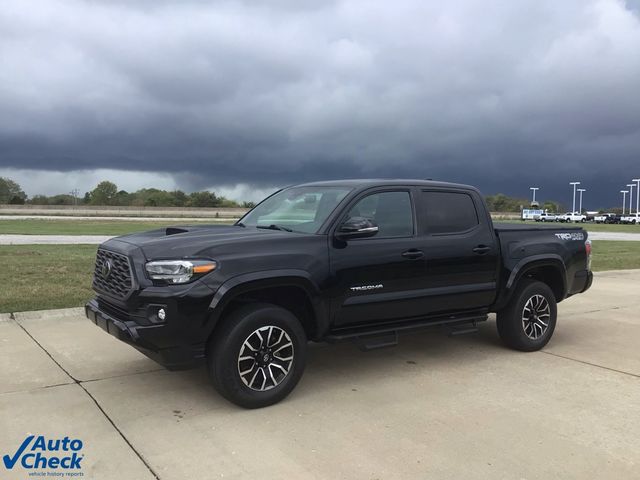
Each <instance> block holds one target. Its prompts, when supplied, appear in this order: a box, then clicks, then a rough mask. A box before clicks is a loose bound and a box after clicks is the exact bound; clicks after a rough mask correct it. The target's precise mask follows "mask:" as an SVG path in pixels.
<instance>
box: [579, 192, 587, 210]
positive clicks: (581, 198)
mask: <svg viewBox="0 0 640 480" xmlns="http://www.w3.org/2000/svg"><path fill="white" fill-rule="evenodd" d="M578 191H579V192H580V210H579V212H580V215H582V192H586V191H587V189H586V188H579V189H578Z"/></svg>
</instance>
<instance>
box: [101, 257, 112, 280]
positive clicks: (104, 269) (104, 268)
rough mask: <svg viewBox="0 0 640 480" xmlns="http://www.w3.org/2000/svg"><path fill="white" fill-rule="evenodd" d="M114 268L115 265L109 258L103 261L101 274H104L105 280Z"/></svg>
mask: <svg viewBox="0 0 640 480" xmlns="http://www.w3.org/2000/svg"><path fill="white" fill-rule="evenodd" d="M112 269H113V265H111V262H110V261H109V260H105V261H104V262H103V263H102V267H100V275H102V278H104V279H105V280H106V279H107V278H109V275H111V270H112Z"/></svg>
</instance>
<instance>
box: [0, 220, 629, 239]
mask: <svg viewBox="0 0 640 480" xmlns="http://www.w3.org/2000/svg"><path fill="white" fill-rule="evenodd" d="M233 222H234V220H231V219H229V220H226V219H225V220H224V221H220V220H213V219H203V220H202V221H193V220H190V221H184V220H182V221H171V220H157V221H156V220H150V221H144V220H137V221H136V220H66V219H65V220H56V219H51V220H49V219H46V220H45V219H42V220H40V219H25V220H13V219H12V220H6V219H0V235H2V234H9V233H12V234H22V235H124V234H125V233H133V232H143V231H145V230H153V229H155V228H163V227H168V226H175V225H193V224H207V223H215V224H224V223H233ZM638 230H640V228H639V229H638Z"/></svg>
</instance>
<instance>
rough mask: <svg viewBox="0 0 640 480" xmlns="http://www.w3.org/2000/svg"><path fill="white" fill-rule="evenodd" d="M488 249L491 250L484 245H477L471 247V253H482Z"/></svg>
mask: <svg viewBox="0 0 640 480" xmlns="http://www.w3.org/2000/svg"><path fill="white" fill-rule="evenodd" d="M489 250H491V247H487V246H486V245H478V246H477V247H476V248H474V249H473V253H477V254H478V255H484V254H485V253H487V252H488V251H489Z"/></svg>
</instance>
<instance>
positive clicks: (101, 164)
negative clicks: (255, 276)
mask: <svg viewBox="0 0 640 480" xmlns="http://www.w3.org/2000/svg"><path fill="white" fill-rule="evenodd" d="M637 7H638V3H637V1H635V0H634V1H631V0H628V1H627V2H623V1H615V0H610V1H584V0H574V1H570V0H563V1H562V2H558V1H557V0H549V1H546V2H545V1H540V0H535V1H534V0H531V1H519V2H497V1H496V2H475V1H451V2H442V3H435V2H424V1H421V0H415V1H401V2H372V1H370V0H366V1H365V0H362V1H350V0H348V1H342V2H340V1H336V2H325V1H306V2H305V1H293V0H280V1H276V2H250V1H244V2H204V1H202V2H197V1H193V2H169V1H162V2H158V1H150V0H148V1H137V2H124V1H122V2H107V1H87V2H80V1H60V2H54V1H37V0H36V1H30V2H21V1H17V0H16V1H14V2H9V3H8V4H4V5H3V8H2V9H1V10H0V65H2V68H1V69H0V112H1V113H0V167H14V168H21V169H25V168H27V169H40V170H42V169H50V170H58V171H61V170H62V171H70V170H79V169H95V168H110V169H119V170H143V171H149V172H168V173H170V174H172V175H174V176H175V178H176V179H177V181H178V183H183V184H185V187H186V188H189V187H193V188H198V187H203V186H208V185H213V184H233V183H239V182H241V183H248V184H253V185H257V186H264V185H280V184H287V183H291V182H297V181H304V180H313V179H320V178H342V177H358V176H383V177H389V176H395V177H433V178H439V179H447V180H455V181H463V182H469V183H474V184H477V185H479V186H480V187H481V188H482V189H483V190H485V191H486V192H488V193H493V192H497V191H504V192H506V193H512V194H516V193H519V194H522V195H524V194H526V193H528V186H530V185H532V184H534V183H535V184H538V186H541V187H543V188H544V190H543V191H542V192H541V193H542V196H543V197H547V198H549V197H553V198H558V199H560V200H564V201H566V200H567V198H568V194H567V192H568V190H569V189H568V185H567V182H568V181H570V180H574V179H578V180H582V181H583V183H584V186H586V187H587V188H589V189H590V190H589V191H590V192H592V195H593V196H592V198H597V199H598V201H599V202H601V203H602V204H609V205H610V204H615V203H616V202H617V199H618V196H617V191H618V190H619V189H620V188H619V187H620V186H622V185H623V184H624V183H627V182H628V181H629V180H630V179H631V178H632V177H633V176H635V177H636V178H637V177H638V176H640V96H639V94H638V93H639V91H638V88H639V86H640V55H639V54H638V52H639V51H640V19H639V17H638V15H637V12H638V9H637Z"/></svg>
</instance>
